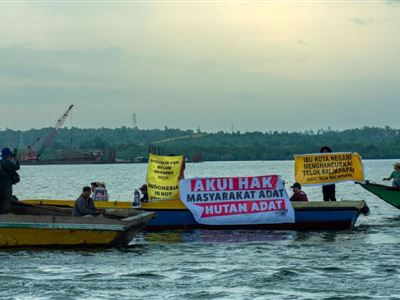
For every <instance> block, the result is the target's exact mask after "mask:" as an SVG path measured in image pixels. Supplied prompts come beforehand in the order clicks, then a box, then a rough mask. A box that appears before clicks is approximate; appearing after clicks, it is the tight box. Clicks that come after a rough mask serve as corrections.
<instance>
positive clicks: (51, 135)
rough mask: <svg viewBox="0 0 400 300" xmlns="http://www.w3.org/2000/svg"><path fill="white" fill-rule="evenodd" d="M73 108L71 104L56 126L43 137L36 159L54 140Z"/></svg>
mask: <svg viewBox="0 0 400 300" xmlns="http://www.w3.org/2000/svg"><path fill="white" fill-rule="evenodd" d="M73 107H74V105H73V104H71V105H70V106H69V107H68V109H67V110H66V111H65V112H64V113H63V115H62V116H61V117H60V118H59V119H58V120H57V122H56V124H55V125H54V127H53V128H51V130H50V132H49V134H48V135H47V136H46V137H45V139H44V141H43V142H42V146H41V147H40V149H39V151H38V152H37V159H39V158H40V156H41V155H42V153H43V151H44V150H45V149H46V148H47V147H48V146H49V145H50V144H51V143H52V142H53V140H54V138H55V137H56V135H57V132H58V130H59V129H60V128H61V127H63V125H64V123H65V120H66V119H67V117H68V114H69V112H70V111H71V110H72V108H73Z"/></svg>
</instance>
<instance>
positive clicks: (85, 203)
mask: <svg viewBox="0 0 400 300" xmlns="http://www.w3.org/2000/svg"><path fill="white" fill-rule="evenodd" d="M91 191H92V190H91V188H90V186H85V187H83V189H82V194H81V195H80V196H79V197H78V199H76V200H75V205H74V209H73V210H72V215H73V216H75V217H82V216H87V215H89V216H97V215H98V214H100V213H101V211H100V210H97V209H96V207H95V206H94V201H93V199H92V198H90V193H91Z"/></svg>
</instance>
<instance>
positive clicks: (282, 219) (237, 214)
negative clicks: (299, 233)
mask: <svg viewBox="0 0 400 300" xmlns="http://www.w3.org/2000/svg"><path fill="white" fill-rule="evenodd" d="M179 191H180V198H181V200H182V202H183V203H184V204H185V206H186V208H187V209H189V210H190V211H191V212H192V214H193V216H194V218H195V219H196V221H197V222H198V223H200V224H207V225H247V224H277V223H294V221H295V220H294V210H293V207H292V204H291V203H290V200H289V197H288V195H287V192H286V189H285V187H284V184H283V180H282V179H281V177H280V176H278V175H269V176H256V177H221V178H189V179H184V180H181V181H180V182H179Z"/></svg>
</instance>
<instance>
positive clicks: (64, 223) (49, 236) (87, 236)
mask: <svg viewBox="0 0 400 300" xmlns="http://www.w3.org/2000/svg"><path fill="white" fill-rule="evenodd" d="M152 216H153V214H150V215H149V214H148V213H145V214H143V213H142V214H139V215H137V216H132V217H128V218H125V219H123V220H113V219H110V220H108V219H107V218H105V217H88V218H86V217H71V216H68V217H67V216H50V215H47V216H44V215H42V216H36V215H14V214H6V215H1V216H0V247H25V246H82V247H84V246H116V245H121V246H122V245H127V244H128V243H129V242H130V241H131V240H132V239H133V237H134V236H135V235H136V234H137V233H139V232H140V231H142V230H143V229H144V227H145V225H146V223H147V221H148V220H149V219H150V218H151V217H152Z"/></svg>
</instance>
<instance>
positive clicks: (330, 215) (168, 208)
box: [25, 199, 366, 230]
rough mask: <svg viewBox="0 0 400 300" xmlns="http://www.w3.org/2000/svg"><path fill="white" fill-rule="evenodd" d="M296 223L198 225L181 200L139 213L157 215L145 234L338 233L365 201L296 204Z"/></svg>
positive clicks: (116, 204)
mask: <svg viewBox="0 0 400 300" xmlns="http://www.w3.org/2000/svg"><path fill="white" fill-rule="evenodd" d="M25 202H26V203H30V204H42V205H55V204H57V203H63V205H65V206H67V205H73V202H72V201H57V200H26V201H25ZM131 205H132V203H131V202H96V206H98V207H102V208H105V207H113V208H130V207H131ZM292 205H293V208H294V211H295V220H296V221H295V223H283V224H257V225H229V226H220V225H219V226H211V225H203V224H199V223H197V222H196V220H195V219H194V217H193V215H192V214H191V212H190V211H189V210H187V209H186V208H185V206H184V204H183V203H182V202H181V201H180V200H178V199H173V200H163V201H159V202H152V203H142V207H141V208H140V209H139V210H142V211H146V212H150V211H151V212H155V213H156V217H155V218H154V219H152V220H150V221H149V223H148V224H147V226H146V228H145V230H168V229H195V228H206V229H279V230H336V229H348V228H352V227H353V226H354V225H355V223H356V221H357V219H358V217H359V215H360V212H361V211H362V209H363V208H364V207H366V203H365V201H337V202H323V201H310V202H293V203H292Z"/></svg>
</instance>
